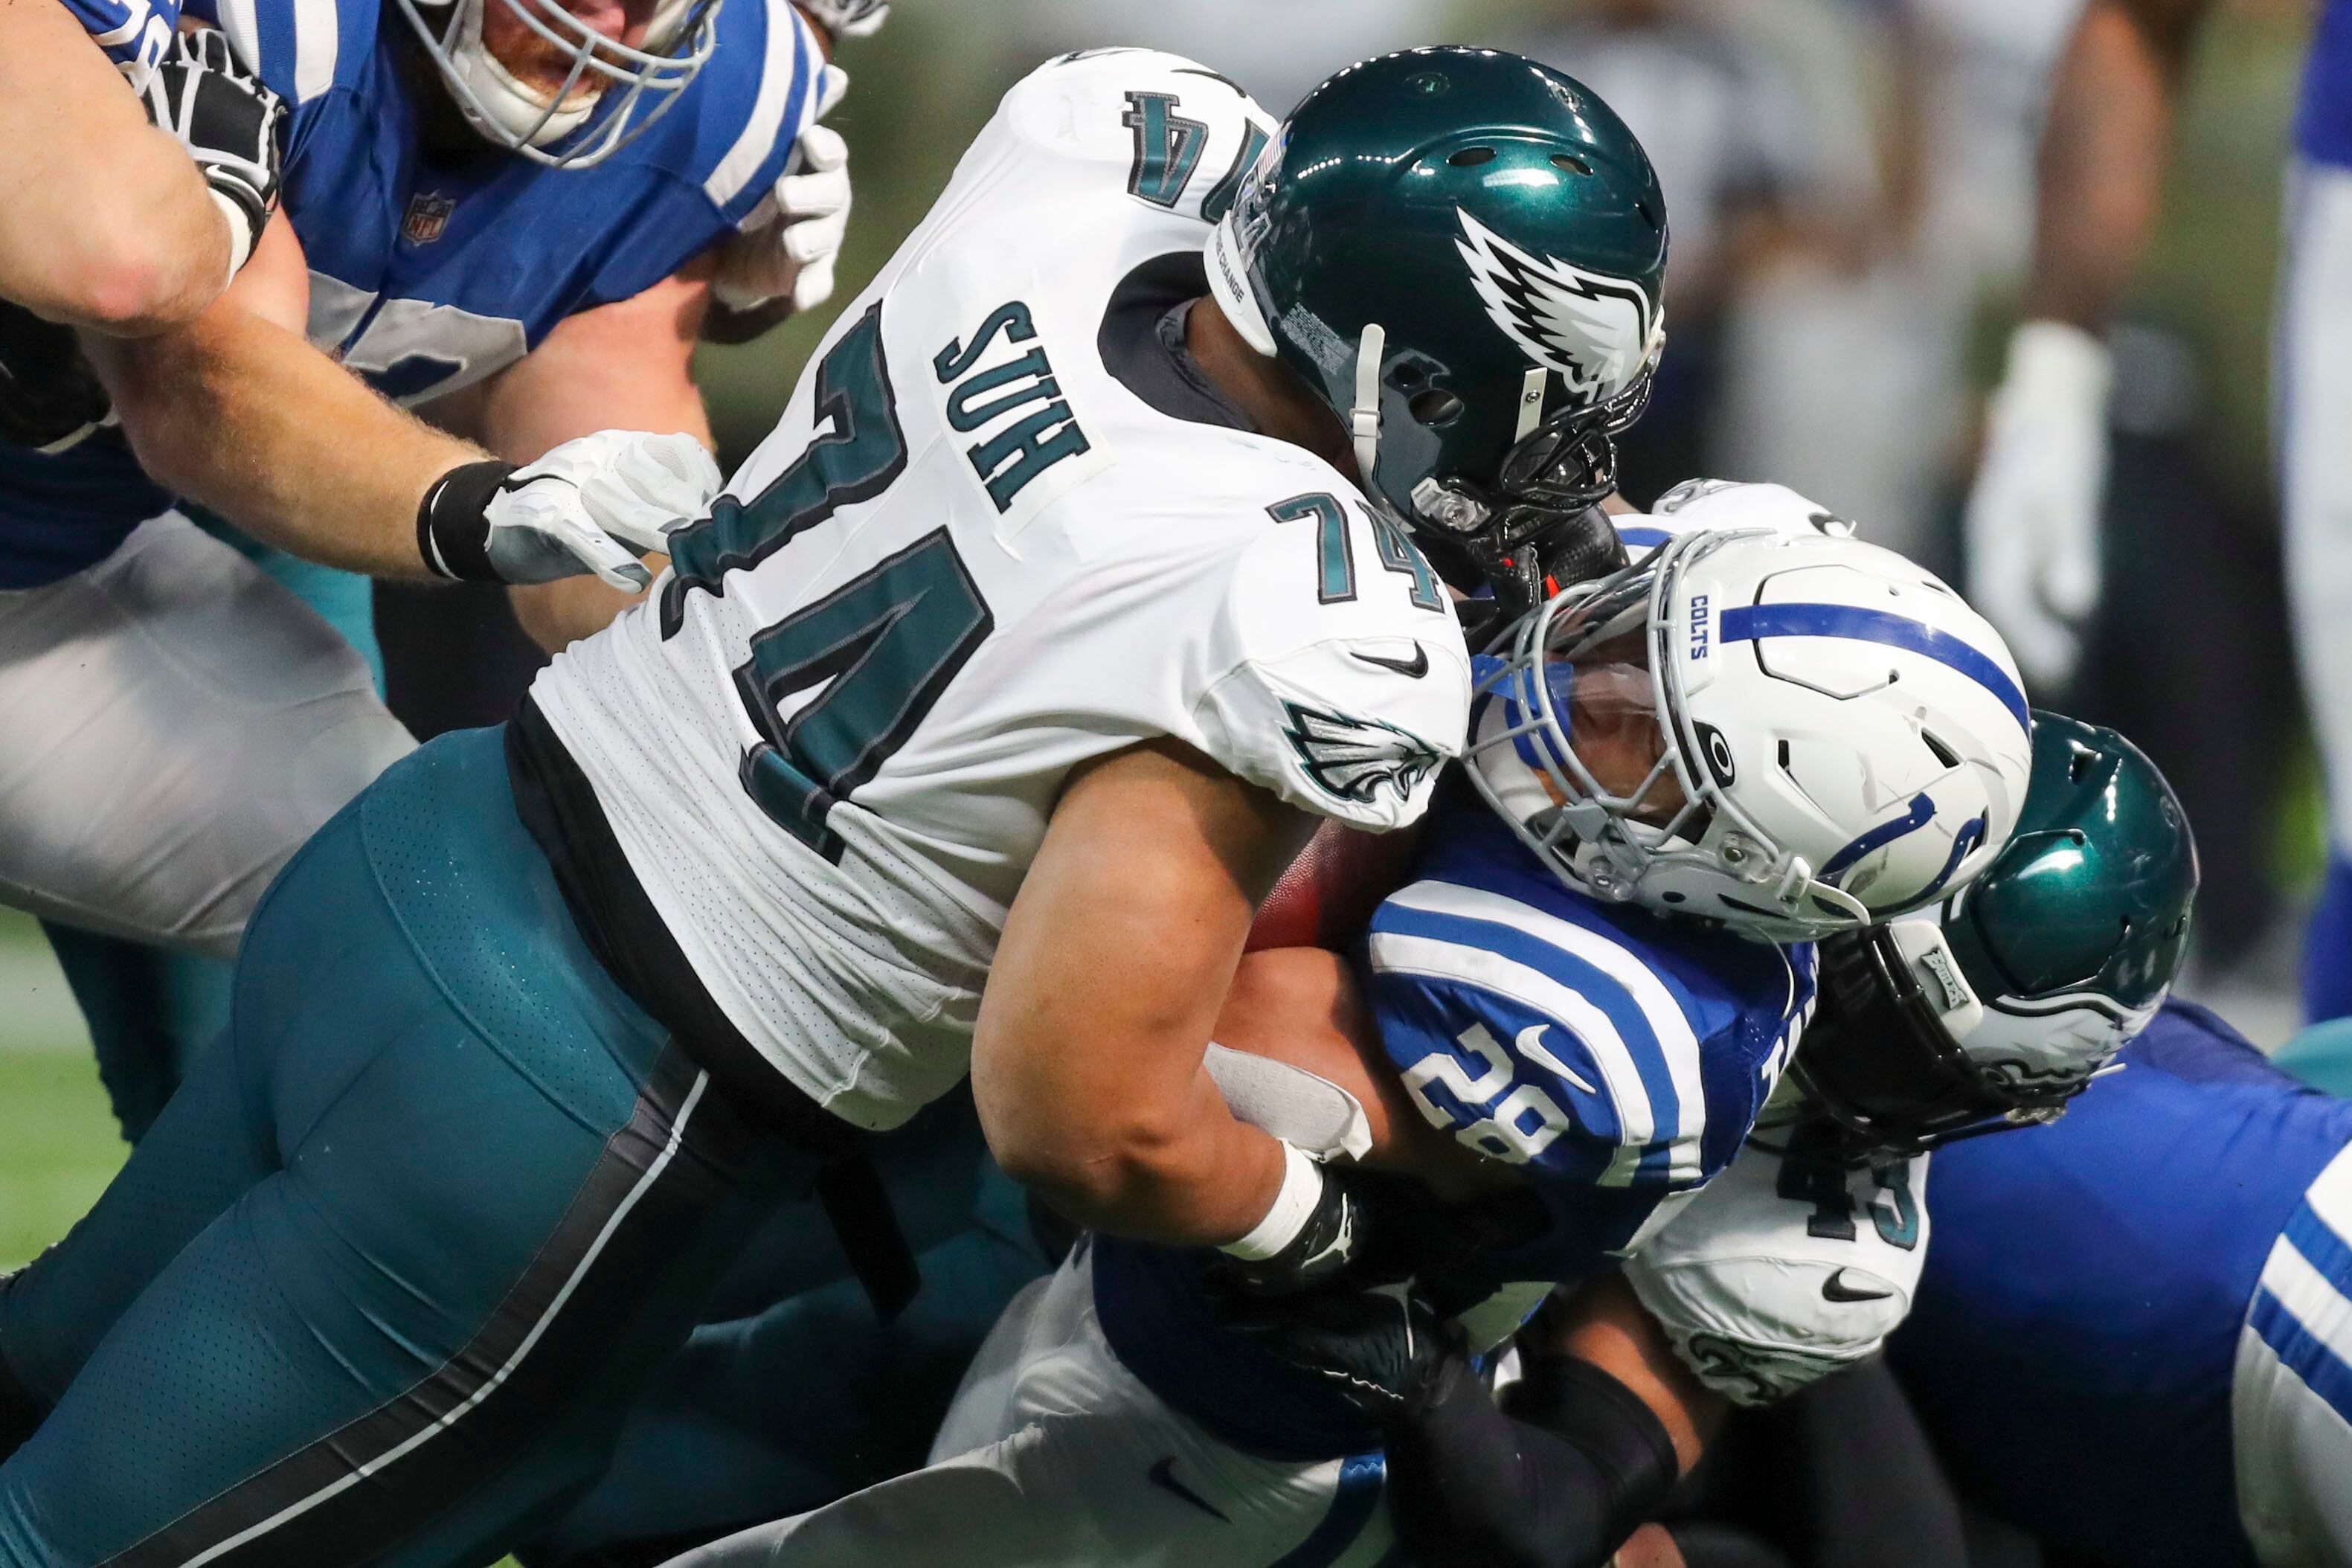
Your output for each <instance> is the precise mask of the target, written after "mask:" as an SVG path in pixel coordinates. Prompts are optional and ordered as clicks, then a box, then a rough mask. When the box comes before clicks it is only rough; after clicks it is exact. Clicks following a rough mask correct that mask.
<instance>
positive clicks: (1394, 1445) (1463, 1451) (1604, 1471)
mask: <svg viewBox="0 0 2352 1568" xmlns="http://www.w3.org/2000/svg"><path fill="white" fill-rule="evenodd" d="M1547 1381H1548V1386H1547V1388H1546V1390H1545V1391H1544V1394H1543V1396H1542V1397H1541V1398H1540V1400H1539V1402H1538V1403H1539V1405H1540V1407H1541V1410H1542V1418H1541V1419H1540V1420H1534V1421H1527V1420H1516V1419H1514V1418H1513V1417H1511V1416H1509V1415H1505V1414H1504V1413H1503V1412H1502V1411H1501V1410H1500V1409H1498V1408H1496V1405H1495V1402H1494V1400H1493V1399H1491V1398H1490V1397H1488V1395H1487V1393H1486V1386H1485V1385H1484V1384H1481V1383H1480V1382H1479V1381H1478V1378H1477V1375H1476V1373H1473V1372H1472V1371H1471V1370H1470V1368H1469V1365H1468V1364H1467V1363H1465V1362H1464V1361H1462V1360H1461V1359H1460V1358H1458V1357H1448V1358H1447V1359H1446V1360H1445V1361H1444V1363H1441V1364H1440V1366H1439V1367H1438V1368H1437V1369H1436V1370H1435V1372H1434V1373H1433V1375H1432V1376H1431V1377H1430V1378H1429V1379H1428V1381H1427V1382H1426V1383H1425V1384H1423V1386H1422V1387H1421V1388H1419V1389H1417V1390H1415V1391H1414V1394H1413V1397H1412V1399H1411V1400H1410V1401H1409V1402H1408V1406H1407V1411H1406V1414H1405V1415H1402V1417H1400V1418H1399V1419H1397V1420H1395V1421H1394V1422H1392V1423H1391V1425H1390V1426H1389V1429H1388V1444H1387V1447H1388V1493H1389V1505H1390V1512H1391V1516H1392V1517H1393V1518H1394V1520H1395V1522H1396V1528H1397V1533H1398V1534H1399V1536H1401V1537H1402V1539H1403V1541H1404V1542H1405V1544H1406V1545H1407V1546H1408V1547H1410V1548H1411V1549H1412V1552H1414V1553H1415V1554H1416V1556H1417V1557H1418V1559H1419V1560H1420V1561H1421V1562H1423V1563H1425V1564H1428V1565H1429V1568H1457V1565H1459V1568H1471V1565H1474V1564H1475V1565H1477V1568H1594V1565H1596V1564H1599V1563H1605V1562H1607V1561H1608V1560H1609V1557H1610V1555H1611V1554H1612V1553H1613V1552H1615V1551H1616V1550H1617V1549H1618V1548H1619V1547H1620V1546H1622V1545H1623V1544H1624V1542H1625V1538H1626V1537H1627V1536H1629V1535H1631V1534H1633V1531H1635V1530H1636V1529H1637V1528H1639V1527H1640V1526H1641V1525H1642V1524H1643V1522H1645V1521H1647V1520H1649V1519H1650V1518H1652V1517H1653V1516H1654V1514H1655V1513H1656V1512H1657V1510H1658V1509H1659V1508H1660V1506H1661V1505H1663V1504H1664V1501H1665V1499H1666V1494H1667V1493H1668V1491H1669V1490H1671V1489H1672V1488H1673V1486H1674V1483H1675V1475H1676V1473H1677V1465H1676V1461H1675V1449H1674V1443H1673V1440H1672V1439H1671V1438H1669V1437H1668V1436H1667V1435H1666V1430H1665V1428H1664V1426H1662V1425H1661V1424H1660V1423H1659V1421H1658V1418H1657V1416H1656V1415H1654V1414H1653V1413H1652V1412H1651V1410H1650V1408H1649V1406H1648V1405H1644V1404H1643V1403H1642V1400H1641V1398H1640V1396H1639V1395H1637V1394H1634V1393H1633V1390H1631V1389H1629V1388H1627V1387H1626V1386H1625V1385H1624V1384H1622V1383H1619V1382H1618V1381H1617V1380H1616V1379H1615V1378H1613V1377H1611V1376H1610V1375H1609V1374H1608V1373H1605V1372H1602V1371H1601V1369H1600V1368H1598V1367H1594V1366H1591V1365H1589V1364H1587V1363H1567V1364H1565V1365H1563V1366H1562V1367H1561V1368H1560V1370H1559V1371H1558V1372H1557V1373H1552V1374H1549V1377H1548V1380H1547Z"/></svg>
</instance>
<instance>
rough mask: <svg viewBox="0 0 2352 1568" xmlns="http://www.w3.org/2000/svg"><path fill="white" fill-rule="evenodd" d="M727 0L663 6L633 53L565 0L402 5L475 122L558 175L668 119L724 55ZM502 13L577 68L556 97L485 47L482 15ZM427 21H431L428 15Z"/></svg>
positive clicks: (419, 0) (405, 0) (408, 0)
mask: <svg viewBox="0 0 2352 1568" xmlns="http://www.w3.org/2000/svg"><path fill="white" fill-rule="evenodd" d="M720 3H721V0H664V3H663V5H662V6H661V8H660V9H659V10H657V11H656V12H655V13H654V18H653V22H652V25H651V26H648V27H647V28H646V37H645V41H644V43H643V44H642V45H640V46H638V47H630V46H628V45H626V44H622V43H619V42H616V41H614V39H612V38H609V37H605V36H604V34H602V33H600V32H598V31H597V30H596V29H595V28H593V27H591V26H588V25H587V24H586V23H585V22H583V21H582V20H581V19H580V18H579V17H577V16H573V15H572V13H571V12H570V11H569V10H567V9H565V7H564V5H563V4H562V0H400V11H401V15H403V16H406V17H407V18H408V25H409V26H410V27H412V28H413V29H415V33H416V36H417V37H418V39H419V40H420V41H422V42H423V44H424V46H425V53H426V54H428V55H430V56H432V58H433V63H434V64H435V65H436V67H438V68H440V72H441V79H442V82H443V83H444V84H445V85H446V87H447V88H448V89H449V96H450V97H451V98H453V99H455V100H457V108H458V109H459V110H460V111H462V112H463V113H464V114H465V116H466V121H467V123H468V124H469V125H471V126H473V128H474V129H475V130H476V131H477V132H480V133H481V135H482V136H483V137H484V138H485V139H487V140H488V141H489V142H493V143H495V144H496V145H498V146H500V147H504V148H506V149H507V150H508V151H509V152H512V153H520V154H521V155H522V156H524V157H526V158H528V159H530V161H531V162H533V163H545V164H547V165H548V166H550V167H551V168H569V169H584V168H587V167H588V166H589V165H591V164H593V163H603V162H604V160H605V159H607V158H609V157H611V156H612V155H613V154H614V153H616V152H618V151H620V150H621V149H622V148H623V147H625V146H626V145H628V143H629V142H633V141H635V139H636V138H637V137H638V136H640V135H642V134H643V133H644V132H646V130H647V129H648V128H649V127H650V126H652V124H653V123H654V121H656V120H659V119H660V118H661V117H662V116H663V115H664V114H666V113H667V112H668V111H669V109H670V107H671V105H673V104H675V103H676V102H677V100H678V96H679V95H680V94H681V93H683V92H684V91H685V90H686V89H687V86H688V84H689V83H690V82H692V81H693V80H694V79H695V77H696V76H698V74H700V72H701V70H702V68H703V65H704V64H705V62H707V61H708V60H709V58H710V51H711V50H712V49H713V48H714V47H717V44H718V39H719V33H718V26H717V23H718V19H719V5H720ZM488 5H503V6H505V7H506V8H507V9H508V10H509V11H510V12H511V13H512V14H513V15H514V16H516V17H517V18H519V19H520V21H521V22H522V24H523V26H526V27H529V28H530V30H531V31H532V32H533V33H536V34H537V35H539V37H541V38H544V39H545V40H547V41H548V42H549V43H551V44H553V45H555V46H556V47H557V48H559V49H561V50H562V51H563V53H564V55H565V57H566V58H568V59H569V60H570V61H571V64H570V67H569V69H568V71H567V74H566V75H565V77H564V79H563V83H562V87H561V88H560V89H556V90H554V91H550V90H548V89H545V88H542V87H540V86H537V85H535V84H533V83H531V82H527V81H525V80H523V79H521V78H520V77H518V76H517V75H515V74H514V72H512V71H510V70H509V69H508V68H506V67H505V66H504V65H502V64H501V63H499V59H498V57H497V56H495V55H493V54H491V53H490V51H489V50H488V47H485V46H484V45H483V43H482V17H483V10H484V7H485V6H488ZM428 13H431V14H430V15H428Z"/></svg>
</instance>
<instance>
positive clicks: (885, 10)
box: [795, 0, 890, 38]
mask: <svg viewBox="0 0 2352 1568" xmlns="http://www.w3.org/2000/svg"><path fill="white" fill-rule="evenodd" d="M795 4H797V5H799V6H800V8H801V12H802V14H803V15H804V16H807V17H808V19H809V20H810V21H812V22H814V23H815V24H816V25H817V26H820V27H823V28H824V30H825V31H826V32H827V33H829V34H831V35H832V36H833V37H835V38H870V37H873V36H874V35H875V34H877V33H878V32H880V31H881V30H882V24H883V23H884V22H885V21H887V20H888V19H889V16H890V5H889V0H795Z"/></svg>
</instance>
